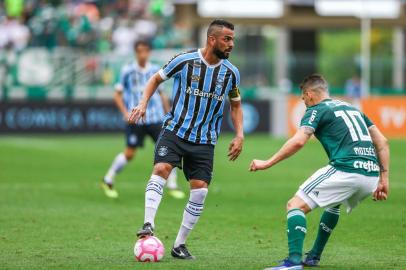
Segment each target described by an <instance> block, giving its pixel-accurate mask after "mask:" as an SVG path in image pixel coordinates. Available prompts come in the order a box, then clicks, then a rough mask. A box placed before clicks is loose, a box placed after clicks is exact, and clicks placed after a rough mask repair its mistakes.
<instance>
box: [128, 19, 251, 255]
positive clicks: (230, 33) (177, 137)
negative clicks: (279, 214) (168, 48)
mask: <svg viewBox="0 0 406 270" xmlns="http://www.w3.org/2000/svg"><path fill="white" fill-rule="evenodd" d="M233 46H234V25H233V24H231V23H229V22H227V21H224V20H214V21H213V22H212V23H211V24H210V26H209V28H208V31H207V42H206V46H205V47H204V48H202V49H198V50H193V51H190V52H187V53H183V54H180V55H178V56H176V57H174V58H173V59H172V60H170V61H169V63H168V64H166V65H165V66H164V67H163V69H161V70H160V71H159V72H158V73H156V74H155V75H154V76H152V78H151V79H150V81H149V82H148V84H147V86H146V88H145V92H144V96H143V98H142V100H141V102H140V103H139V105H138V106H137V107H136V108H134V109H133V111H132V113H131V116H130V119H129V121H130V122H131V123H133V122H138V121H139V120H140V118H141V117H145V115H146V116H147V117H148V112H146V111H147V104H148V101H149V100H150V97H151V96H153V93H154V92H155V90H156V89H157V87H158V86H159V84H160V83H162V82H163V81H164V80H167V79H169V78H171V77H173V78H174V93H175V94H174V96H175V98H174V103H173V106H172V110H171V111H170V112H169V113H168V114H167V115H166V118H165V122H164V127H163V130H162V133H161V135H160V137H159V140H158V143H157V144H156V148H155V165H154V169H153V172H152V175H151V179H150V180H149V182H148V184H147V188H146V192H145V218H144V222H145V223H144V226H143V228H142V229H141V230H140V231H139V232H138V233H137V236H139V237H144V236H147V235H152V234H153V230H154V226H155V225H154V220H155V215H156V212H157V209H158V206H159V204H160V202H161V198H162V194H163V186H164V184H165V181H166V179H167V178H168V175H169V173H170V172H171V170H172V169H173V168H174V167H179V168H182V165H183V171H184V173H185V176H186V178H187V179H188V180H189V184H190V188H191V191H190V197H189V201H188V203H187V204H186V207H185V210H184V212H183V220H182V224H181V226H180V229H179V232H178V236H177V237H176V240H175V244H174V246H173V248H172V252H171V254H172V256H173V257H175V258H180V259H193V258H194V256H192V255H191V254H190V253H189V251H188V250H187V248H186V246H185V242H186V238H187V236H188V235H189V233H190V231H191V230H192V229H193V227H194V225H195V224H196V223H197V221H198V219H199V217H200V215H201V213H202V211H203V205H204V201H205V198H206V196H207V192H208V185H209V184H210V181H211V178H212V171H213V155H214V145H215V144H216V143H217V138H218V135H219V133H220V126H221V119H222V117H223V108H224V104H225V101H226V98H225V97H226V96H227V95H228V96H229V99H230V104H231V119H232V122H233V125H234V128H235V131H236V136H235V138H234V139H233V140H232V142H231V144H230V147H229V153H228V156H229V158H230V160H235V159H237V157H238V156H239V154H240V153H241V150H242V144H243V139H244V134H243V129H242V108H241V98H240V94H239V89H238V87H239V84H240V75H239V72H238V69H237V68H236V67H235V66H233V65H232V64H231V63H230V62H229V61H228V60H227V58H228V57H229V55H230V53H231V50H232V49H233Z"/></svg>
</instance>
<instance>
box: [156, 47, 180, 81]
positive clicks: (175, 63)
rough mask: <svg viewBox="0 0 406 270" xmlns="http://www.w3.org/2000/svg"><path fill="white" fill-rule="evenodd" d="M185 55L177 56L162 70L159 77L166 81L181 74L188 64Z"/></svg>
mask: <svg viewBox="0 0 406 270" xmlns="http://www.w3.org/2000/svg"><path fill="white" fill-rule="evenodd" d="M184 55H185V54H184V53H182V54H178V55H175V56H174V57H172V59H171V60H169V62H168V63H166V64H165V65H164V66H163V67H162V68H161V69H160V70H159V75H160V76H161V78H162V79H163V80H164V81H166V80H168V79H170V78H172V77H173V76H175V75H176V74H177V73H179V72H180V71H181V70H182V68H183V66H184V65H185V64H186V61H185V57H184Z"/></svg>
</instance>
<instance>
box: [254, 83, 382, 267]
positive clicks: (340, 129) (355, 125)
mask: <svg viewBox="0 0 406 270" xmlns="http://www.w3.org/2000/svg"><path fill="white" fill-rule="evenodd" d="M300 88H301V90H302V99H303V100H304V102H305V104H306V107H307V110H306V113H305V115H304V116H303V118H302V120H301V124H300V126H301V127H300V128H299V130H298V131H297V132H296V134H295V135H294V136H293V137H292V138H291V139H289V140H288V141H287V142H286V143H285V144H284V145H283V146H282V148H281V149H280V150H279V151H278V152H277V153H276V154H274V155H273V156H272V157H271V158H270V159H269V160H265V161H263V160H253V161H252V163H251V165H250V170H251V171H256V170H264V169H267V168H270V167H272V166H274V165H275V164H277V163H278V162H280V161H282V160H284V159H286V158H288V157H290V156H291V155H293V154H294V153H296V152H297V151H298V150H300V149H301V148H302V147H303V146H304V145H305V144H306V142H307V141H308V140H309V138H310V137H311V136H312V135H315V136H316V138H317V139H318V140H319V141H320V142H321V144H322V145H323V147H324V149H325V151H326V152H327V155H328V158H329V160H330V161H329V165H327V166H325V167H323V168H321V169H320V170H318V171H317V172H316V173H314V174H313V175H312V176H311V177H310V178H309V179H308V180H306V181H305V182H304V183H303V184H302V185H301V186H300V188H299V190H298V192H297V193H296V195H295V196H294V197H293V198H292V199H290V200H289V202H288V204H287V211H288V213H287V227H288V245H289V257H288V258H287V259H285V260H284V261H283V263H282V264H281V265H279V266H276V267H272V268H270V269H302V268H303V266H302V262H301V260H302V249H303V241H304V238H305V234H306V230H307V229H306V219H305V214H307V213H308V212H310V211H311V210H313V209H314V208H316V207H323V208H325V211H324V213H323V215H322V217H321V220H320V226H319V230H318V235H317V238H316V241H315V242H314V245H313V248H312V249H311V251H310V252H309V253H308V254H307V257H306V258H305V261H304V262H303V264H304V265H307V266H317V265H318V263H319V261H320V257H321V254H322V252H323V249H324V247H325V245H326V243H327V240H328V238H329V236H330V234H331V232H332V230H333V229H334V227H335V226H336V225H337V222H338V218H339V214H340V208H339V207H340V205H341V204H343V203H344V204H345V205H346V206H347V212H350V211H351V210H352V209H353V208H354V207H355V206H357V204H358V203H360V202H361V201H362V200H363V199H364V198H366V197H367V196H369V195H370V194H372V193H373V198H374V200H386V199H387V196H388V190H389V146H388V143H387V140H386V138H385V137H384V136H383V135H382V133H381V132H380V131H379V129H378V128H377V127H376V126H375V125H373V123H372V122H371V121H370V120H369V119H368V117H367V116H365V115H364V114H363V113H362V112H360V111H359V110H357V109H356V108H354V107H352V106H351V105H349V104H348V103H345V102H342V101H339V100H332V99H330V97H329V93H328V86H327V82H326V81H325V79H324V78H323V77H322V76H320V75H311V76H308V77H306V78H305V79H304V81H303V82H302V84H301V86H300ZM378 181H379V182H378Z"/></svg>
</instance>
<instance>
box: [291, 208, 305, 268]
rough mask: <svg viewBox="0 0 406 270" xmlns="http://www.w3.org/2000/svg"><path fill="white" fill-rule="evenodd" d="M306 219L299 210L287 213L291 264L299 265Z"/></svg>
mask: <svg viewBox="0 0 406 270" xmlns="http://www.w3.org/2000/svg"><path fill="white" fill-rule="evenodd" d="M306 231H307V230H306V218H305V214H304V213H303V211H302V210H300V209H292V210H290V211H288V246H289V260H290V261H291V262H293V263H297V264H299V263H301V261H302V252H303V241H304V238H305V235H306Z"/></svg>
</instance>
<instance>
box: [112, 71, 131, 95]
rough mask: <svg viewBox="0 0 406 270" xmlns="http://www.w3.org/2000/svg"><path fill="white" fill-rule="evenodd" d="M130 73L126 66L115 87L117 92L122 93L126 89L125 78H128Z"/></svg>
mask: <svg viewBox="0 0 406 270" xmlns="http://www.w3.org/2000/svg"><path fill="white" fill-rule="evenodd" d="M127 73H128V69H127V67H126V66H124V67H123V68H122V69H121V71H120V77H119V79H118V81H117V82H116V84H115V85H114V89H115V90H116V91H119V92H122V91H123V90H124V88H125V84H126V82H125V78H126V76H127Z"/></svg>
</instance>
